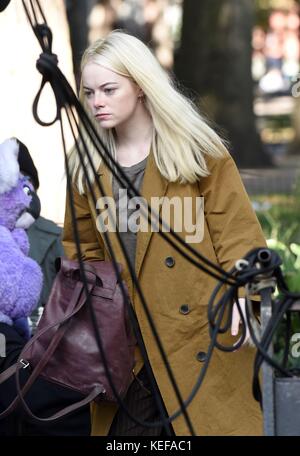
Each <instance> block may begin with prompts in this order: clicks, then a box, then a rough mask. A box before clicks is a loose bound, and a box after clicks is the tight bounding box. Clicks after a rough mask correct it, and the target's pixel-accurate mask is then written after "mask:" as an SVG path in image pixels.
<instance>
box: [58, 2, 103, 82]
mask: <svg viewBox="0 0 300 456" xmlns="http://www.w3.org/2000/svg"><path fill="white" fill-rule="evenodd" d="M95 3H96V0H85V1H79V2H78V1H74V0H65V4H66V10H67V17H68V22H69V27H70V39H71V46H72V53H73V66H74V73H75V79H76V86H77V89H79V80H80V61H81V56H82V54H83V52H84V50H85V49H86V47H87V45H88V23H87V20H88V15H89V13H90V10H91V8H92V7H93V6H94V5H95Z"/></svg>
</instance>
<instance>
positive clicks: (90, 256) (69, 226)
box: [63, 185, 104, 261]
mask: <svg viewBox="0 0 300 456" xmlns="http://www.w3.org/2000/svg"><path fill="white" fill-rule="evenodd" d="M72 190H73V196H74V205H75V213H76V223H77V226H78V231H79V237H80V247H81V254H82V260H83V261H87V260H103V259H104V246H103V241H102V239H101V237H100V235H98V234H97V228H96V225H95V223H94V220H93V217H92V214H91V209H90V205H89V202H88V198H87V196H86V195H85V194H83V195H81V194H79V192H78V190H77V189H76V186H75V185H73V187H72ZM63 247H64V251H65V254H66V256H67V257H68V258H70V259H71V260H75V259H77V249H76V244H75V239H74V235H73V221H72V215H71V208H70V203H69V195H68V192H67V199H66V212H65V222H64V230H63Z"/></svg>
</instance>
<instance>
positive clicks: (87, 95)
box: [84, 92, 92, 98]
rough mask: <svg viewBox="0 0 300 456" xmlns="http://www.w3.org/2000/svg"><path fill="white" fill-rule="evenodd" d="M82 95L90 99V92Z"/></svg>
mask: <svg viewBox="0 0 300 456" xmlns="http://www.w3.org/2000/svg"><path fill="white" fill-rule="evenodd" d="M84 95H85V96H86V97H87V98H90V96H91V95H92V92H84Z"/></svg>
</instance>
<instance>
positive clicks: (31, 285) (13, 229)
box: [0, 139, 43, 332]
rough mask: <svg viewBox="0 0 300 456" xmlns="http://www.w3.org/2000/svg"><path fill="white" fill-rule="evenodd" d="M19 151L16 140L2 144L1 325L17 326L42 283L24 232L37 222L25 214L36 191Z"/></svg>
mask: <svg viewBox="0 0 300 456" xmlns="http://www.w3.org/2000/svg"><path fill="white" fill-rule="evenodd" d="M18 151H19V145H18V143H17V141H16V140H14V139H10V140H7V141H5V142H4V143H2V144H0V322H4V323H7V324H9V325H14V324H16V326H18V322H20V321H22V319H24V318H25V321H26V319H27V317H28V316H29V315H30V314H31V312H32V311H33V309H34V308H35V307H36V305H37V303H38V300H39V296H40V292H41V289H42V282H43V276H42V271H41V269H40V267H39V265H38V264H37V263H36V262H35V261H34V260H32V259H31V258H29V257H28V251H29V241H28V237H27V234H26V231H25V229H27V228H29V226H30V225H31V224H32V223H33V221H34V219H33V218H32V216H31V215H30V214H29V213H28V212H27V211H26V210H27V209H28V208H29V205H30V202H31V198H32V196H31V195H32V191H33V187H32V185H31V183H30V182H29V180H28V179H27V178H25V177H23V176H22V174H20V169H19V164H18ZM22 325H24V321H23V322H22ZM25 326H26V324H25ZM25 332H26V330H25Z"/></svg>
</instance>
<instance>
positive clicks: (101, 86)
mask: <svg viewBox="0 0 300 456" xmlns="http://www.w3.org/2000/svg"><path fill="white" fill-rule="evenodd" d="M109 84H114V85H117V84H118V83H117V82H105V83H104V84H101V85H100V86H99V87H100V88H103V87H105V86H107V85H109ZM83 88H84V89H88V90H91V89H90V87H87V86H83Z"/></svg>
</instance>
